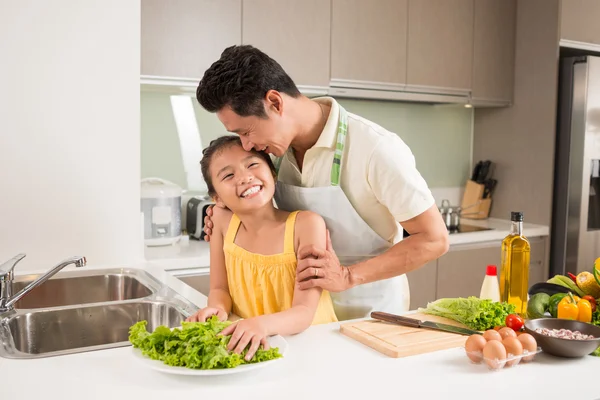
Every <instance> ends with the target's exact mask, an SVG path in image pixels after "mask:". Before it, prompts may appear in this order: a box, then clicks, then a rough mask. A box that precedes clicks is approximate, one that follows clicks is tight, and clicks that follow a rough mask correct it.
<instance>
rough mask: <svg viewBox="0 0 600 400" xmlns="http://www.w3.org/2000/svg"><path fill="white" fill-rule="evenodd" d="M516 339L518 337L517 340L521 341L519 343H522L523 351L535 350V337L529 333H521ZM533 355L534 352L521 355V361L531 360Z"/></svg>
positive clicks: (530, 351)
mask: <svg viewBox="0 0 600 400" xmlns="http://www.w3.org/2000/svg"><path fill="white" fill-rule="evenodd" d="M517 339H519V342H521V344H522V345H523V352H526V351H527V352H529V353H534V352H536V351H537V342H536V341H535V338H534V337H533V336H531V335H530V334H529V333H522V334H520V335H519V336H517ZM533 356H534V354H532V355H530V356H527V357H523V361H525V362H527V361H531V360H533Z"/></svg>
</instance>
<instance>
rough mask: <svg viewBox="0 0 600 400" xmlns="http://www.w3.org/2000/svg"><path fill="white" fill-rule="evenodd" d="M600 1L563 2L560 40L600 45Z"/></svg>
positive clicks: (576, 0) (568, 0) (570, 0)
mask: <svg viewBox="0 0 600 400" xmlns="http://www.w3.org/2000/svg"><path fill="white" fill-rule="evenodd" d="M599 17H600V1H598V0H562V1H561V10H560V38H561V39H562V40H569V41H573V42H583V43H591V44H597V45H600V24H599V23H598V18H599Z"/></svg>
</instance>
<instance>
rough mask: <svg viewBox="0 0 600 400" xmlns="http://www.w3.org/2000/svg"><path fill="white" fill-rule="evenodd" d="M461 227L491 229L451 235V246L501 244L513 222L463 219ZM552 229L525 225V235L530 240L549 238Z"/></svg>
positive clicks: (494, 219)
mask: <svg viewBox="0 0 600 400" xmlns="http://www.w3.org/2000/svg"><path fill="white" fill-rule="evenodd" d="M460 221H461V225H471V226H478V227H482V228H490V229H489V230H485V231H477V232H466V233H452V234H450V236H449V238H450V246H452V245H457V244H475V243H482V242H493V241H497V242H501V241H502V239H504V238H505V237H506V235H508V233H509V232H510V226H511V222H510V221H509V220H504V219H496V218H488V219H467V218H461V220H460ZM549 234H550V229H549V227H547V226H544V225H536V224H529V223H526V222H525V223H523V235H525V237H528V238H533V237H540V236H548V235H549Z"/></svg>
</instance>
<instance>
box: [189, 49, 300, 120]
mask: <svg viewBox="0 0 600 400" xmlns="http://www.w3.org/2000/svg"><path fill="white" fill-rule="evenodd" d="M269 90H277V91H278V92H281V93H285V94H287V95H288V96H291V97H298V96H300V91H299V90H298V88H297V87H296V84H295V83H294V81H293V80H292V78H290V76H289V75H288V74H287V73H286V72H285V71H284V70H283V68H282V67H281V65H279V63H277V61H275V60H273V59H272V58H271V57H269V56H268V55H266V54H265V53H263V52H262V51H260V50H259V49H257V48H255V47H253V46H250V45H239V46H238V45H236V46H231V47H228V48H226V49H225V50H224V51H223V53H221V57H220V58H219V59H218V60H217V61H215V62H214V63H213V64H212V65H211V66H210V68H208V69H207V70H206V72H205V73H204V76H203V77H202V80H201V81H200V83H199V84H198V88H197V89H196V99H198V102H199V103H200V105H201V106H202V107H203V108H204V109H205V110H206V111H208V112H217V111H219V110H220V109H222V108H223V107H225V106H230V107H231V108H232V109H233V111H235V113H236V114H238V115H240V116H242V117H247V116H250V115H254V116H257V117H261V118H265V117H266V115H267V114H266V112H265V107H264V104H263V99H264V98H265V96H266V94H267V92H268V91H269Z"/></svg>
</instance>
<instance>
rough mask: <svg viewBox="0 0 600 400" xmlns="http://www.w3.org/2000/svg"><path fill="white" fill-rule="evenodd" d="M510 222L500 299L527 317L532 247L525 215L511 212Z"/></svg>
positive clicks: (503, 244) (504, 248)
mask: <svg viewBox="0 0 600 400" xmlns="http://www.w3.org/2000/svg"><path fill="white" fill-rule="evenodd" d="M510 220H511V228H510V233H509V234H508V236H506V237H505V238H504V240H503V241H502V272H501V273H500V299H501V300H502V301H504V302H507V303H509V304H514V305H515V308H516V313H517V314H519V315H521V316H522V317H526V315H527V292H528V290H529V259H530V253H531V246H530V244H529V240H528V239H527V238H526V237H525V236H524V235H523V213H522V212H511V215H510Z"/></svg>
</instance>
